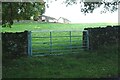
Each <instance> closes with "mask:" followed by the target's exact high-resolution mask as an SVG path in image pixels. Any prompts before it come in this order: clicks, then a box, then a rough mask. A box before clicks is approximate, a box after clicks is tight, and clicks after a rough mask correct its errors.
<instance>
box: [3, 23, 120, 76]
mask: <svg viewBox="0 0 120 80" xmlns="http://www.w3.org/2000/svg"><path fill="white" fill-rule="evenodd" d="M106 25H117V24H110V23H108V24H106V23H94V24H89V23H86V24H58V23H38V22H33V23H32V22H29V23H15V24H14V25H13V27H12V28H2V32H22V31H24V30H29V31H33V30H42V31H50V30H55V31H56V30H58V31H59V30H83V29H84V28H86V27H100V26H103V27H105V26H106ZM74 34H75V35H76V34H78V33H74ZM74 34H73V35H74ZM34 35H37V36H38V35H40V36H43V35H44V36H48V35H49V34H46V33H45V34H34ZM59 35H67V33H63V34H59V33H58V34H54V35H53V36H59ZM56 40H57V41H60V40H58V39H55V41H56ZM65 40H67V39H64V38H63V39H62V41H63V42H64V41H65ZM74 40H77V39H74ZM34 41H37V40H34ZM41 41H43V40H41ZM44 41H45V39H44ZM47 41H48V40H47ZM47 41H45V42H47ZM66 44H67V43H66ZM75 44H78V43H75ZM48 45H49V44H48ZM48 45H47V46H48ZM43 46H44V45H43ZM47 46H46V47H47ZM38 47H39V46H38ZM44 47H45V46H44ZM117 76H118V52H117V46H116V45H115V46H109V47H102V48H101V49H100V50H96V51H78V53H75V54H71V53H70V52H68V54H65V55H61V56H43V57H21V58H17V59H12V60H9V59H6V58H3V78H100V77H104V78H105V77H106V78H109V77H110V78H111V77H117Z"/></svg>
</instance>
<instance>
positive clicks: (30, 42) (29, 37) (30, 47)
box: [28, 31, 32, 56]
mask: <svg viewBox="0 0 120 80" xmlns="http://www.w3.org/2000/svg"><path fill="white" fill-rule="evenodd" d="M28 56H32V35H31V31H28Z"/></svg>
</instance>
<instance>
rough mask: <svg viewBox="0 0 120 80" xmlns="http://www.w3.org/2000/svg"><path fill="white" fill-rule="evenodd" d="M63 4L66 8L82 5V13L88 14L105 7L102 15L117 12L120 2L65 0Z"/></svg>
mask: <svg viewBox="0 0 120 80" xmlns="http://www.w3.org/2000/svg"><path fill="white" fill-rule="evenodd" d="M47 1H48V0H47ZM50 1H51V0H49V2H50ZM52 1H53V0H52ZM54 1H57V0H54ZM63 3H64V4H65V5H66V7H67V6H69V5H74V4H80V6H81V8H80V10H81V12H83V13H84V14H87V13H93V11H94V10H95V9H96V8H99V7H101V6H103V10H102V11H101V13H106V12H115V11H117V10H118V5H119V3H120V0H64V1H63Z"/></svg>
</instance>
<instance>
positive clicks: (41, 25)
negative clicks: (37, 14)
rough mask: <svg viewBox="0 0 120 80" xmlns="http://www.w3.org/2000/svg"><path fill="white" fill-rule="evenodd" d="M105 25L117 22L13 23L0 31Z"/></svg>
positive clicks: (81, 28) (62, 28)
mask: <svg viewBox="0 0 120 80" xmlns="http://www.w3.org/2000/svg"><path fill="white" fill-rule="evenodd" d="M106 25H117V23H81V24H61V23H40V22H29V23H15V24H14V25H13V26H12V28H9V27H7V28H2V32H21V31H25V30H29V31H31V30H32V31H33V30H43V31H50V30H58V31H59V30H84V28H87V27H106Z"/></svg>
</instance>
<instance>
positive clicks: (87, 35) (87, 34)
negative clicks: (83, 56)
mask: <svg viewBox="0 0 120 80" xmlns="http://www.w3.org/2000/svg"><path fill="white" fill-rule="evenodd" d="M86 37H87V50H89V31H88V30H87V31H86Z"/></svg>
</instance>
